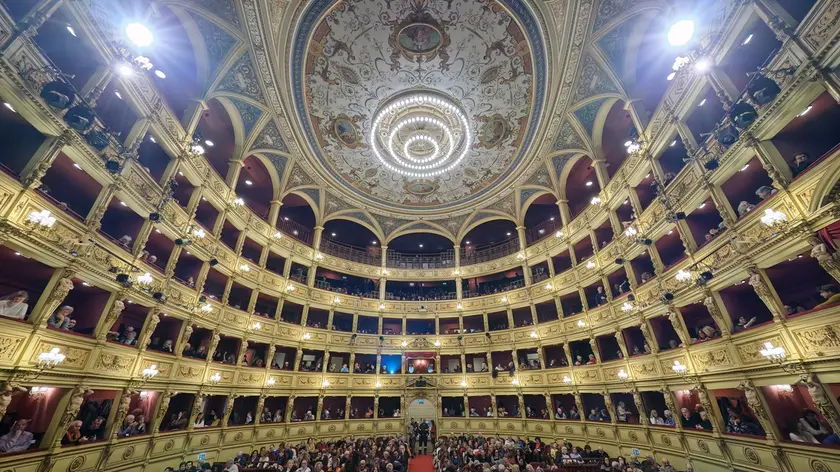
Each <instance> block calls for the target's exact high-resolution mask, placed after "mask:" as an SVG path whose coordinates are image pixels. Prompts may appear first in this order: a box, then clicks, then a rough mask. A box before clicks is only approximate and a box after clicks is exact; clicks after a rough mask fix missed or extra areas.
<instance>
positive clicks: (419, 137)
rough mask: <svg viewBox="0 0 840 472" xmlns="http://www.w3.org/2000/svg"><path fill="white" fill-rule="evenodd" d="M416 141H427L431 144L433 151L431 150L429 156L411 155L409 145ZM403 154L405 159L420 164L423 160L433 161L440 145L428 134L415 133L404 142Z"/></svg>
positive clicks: (438, 153)
mask: <svg viewBox="0 0 840 472" xmlns="http://www.w3.org/2000/svg"><path fill="white" fill-rule="evenodd" d="M416 142H422V143H429V144H430V145H431V146H432V148H433V149H434V151H433V152H432V154H431V155H430V156H429V157H424V158H417V157H414V156H413V155H411V149H410V148H411V145H412V144H414V143H416ZM403 155H404V156H405V158H406V159H408V160H410V161H413V162H417V163H419V164H422V163H424V162H429V161H433V160H435V159H437V157H438V156H439V155H440V145H439V144H438V143H437V141H435V140H434V139H433V138H432V137H431V136H429V135H426V134H417V135H414V136H412V137H410V138H408V140H406V142H405V144H404V145H403Z"/></svg>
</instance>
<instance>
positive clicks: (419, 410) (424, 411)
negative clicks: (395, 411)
mask: <svg viewBox="0 0 840 472" xmlns="http://www.w3.org/2000/svg"><path fill="white" fill-rule="evenodd" d="M421 401H422V402H423V403H420V402H421ZM436 413H437V408H436V406H435V403H434V402H433V401H431V400H429V399H428V398H417V399H415V400H414V401H413V402H411V404H410V405H409V406H408V416H406V419H407V420H408V421H411V420H412V419H415V420H417V421H420V420H421V419H424V420H431V419H434V418H435V416H436Z"/></svg>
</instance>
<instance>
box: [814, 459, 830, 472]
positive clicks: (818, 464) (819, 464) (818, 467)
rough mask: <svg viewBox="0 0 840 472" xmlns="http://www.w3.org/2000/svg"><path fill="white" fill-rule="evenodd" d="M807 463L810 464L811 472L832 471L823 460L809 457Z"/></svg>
mask: <svg viewBox="0 0 840 472" xmlns="http://www.w3.org/2000/svg"><path fill="white" fill-rule="evenodd" d="M809 465H810V466H811V472H832V470H831V467H829V466H828V465H826V463H825V462H823V461H819V460H817V459H811V462H810V464H809Z"/></svg>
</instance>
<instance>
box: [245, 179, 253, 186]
mask: <svg viewBox="0 0 840 472" xmlns="http://www.w3.org/2000/svg"><path fill="white" fill-rule="evenodd" d="M245 185H254V182H251V181H250V180H246V181H245Z"/></svg>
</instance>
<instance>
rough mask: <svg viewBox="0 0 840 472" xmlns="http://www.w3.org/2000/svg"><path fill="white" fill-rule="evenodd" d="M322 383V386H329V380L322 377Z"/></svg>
mask: <svg viewBox="0 0 840 472" xmlns="http://www.w3.org/2000/svg"><path fill="white" fill-rule="evenodd" d="M322 385H323V386H324V388H327V387H329V386H330V381H329V380H327V379H324V383H323V384H322Z"/></svg>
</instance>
